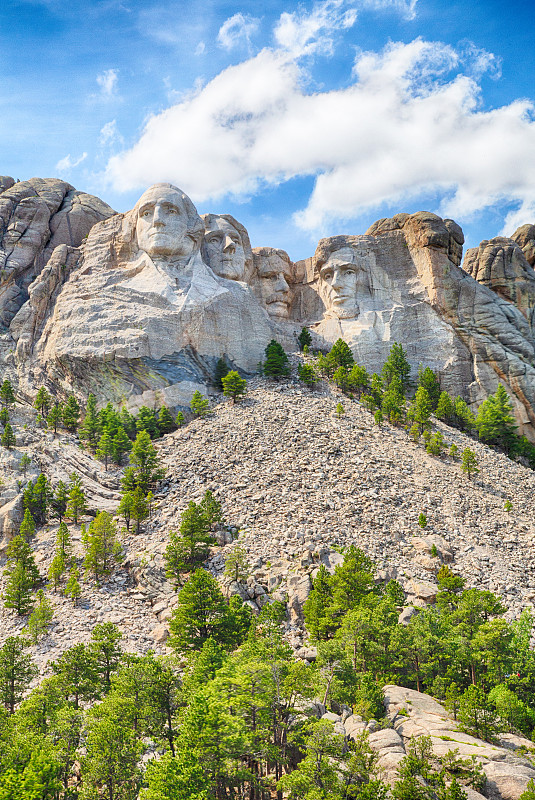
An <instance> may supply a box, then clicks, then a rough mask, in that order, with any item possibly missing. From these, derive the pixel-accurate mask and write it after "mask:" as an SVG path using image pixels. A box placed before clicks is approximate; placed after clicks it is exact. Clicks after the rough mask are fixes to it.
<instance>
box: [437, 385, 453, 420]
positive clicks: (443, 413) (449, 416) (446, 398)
mask: <svg viewBox="0 0 535 800" xmlns="http://www.w3.org/2000/svg"><path fill="white" fill-rule="evenodd" d="M435 416H436V417H438V419H441V420H443V421H444V422H446V423H447V424H448V425H451V424H452V423H453V422H454V420H455V408H454V405H453V400H452V399H451V397H450V395H449V394H448V393H447V392H441V393H440V395H439V398H438V403H437V407H436V410H435Z"/></svg>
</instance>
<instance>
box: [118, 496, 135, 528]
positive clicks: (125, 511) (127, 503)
mask: <svg viewBox="0 0 535 800" xmlns="http://www.w3.org/2000/svg"><path fill="white" fill-rule="evenodd" d="M133 507H134V495H133V492H125V493H124V494H123V496H122V497H121V502H120V503H119V508H118V509H117V514H119V515H121V516H122V517H123V519H124V524H125V525H126V530H127V531H129V530H130V520H131V519H132V509H133Z"/></svg>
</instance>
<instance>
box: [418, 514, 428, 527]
mask: <svg viewBox="0 0 535 800" xmlns="http://www.w3.org/2000/svg"><path fill="white" fill-rule="evenodd" d="M418 525H419V526H420V528H427V517H426V516H425V514H424V512H423V511H422V512H421V513H420V516H419V517H418Z"/></svg>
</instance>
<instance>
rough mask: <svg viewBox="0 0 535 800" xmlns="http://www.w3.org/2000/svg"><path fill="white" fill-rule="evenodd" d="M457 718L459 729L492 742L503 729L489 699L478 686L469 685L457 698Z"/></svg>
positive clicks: (501, 721)
mask: <svg viewBox="0 0 535 800" xmlns="http://www.w3.org/2000/svg"><path fill="white" fill-rule="evenodd" d="M458 719H459V722H460V726H461V730H463V731H465V733H470V734H472V736H477V737H478V738H479V739H485V741H487V742H492V741H494V739H495V738H496V736H497V735H498V734H499V733H501V732H502V731H503V729H504V724H503V720H501V719H499V717H498V715H497V713H496V709H495V708H494V707H493V705H492V703H491V701H490V699H489V698H488V697H487V696H486V694H485V692H484V691H483V690H482V689H481V688H480V687H479V686H469V687H468V688H467V690H466V691H465V692H464V693H463V694H462V695H461V697H460V698H459V712H458Z"/></svg>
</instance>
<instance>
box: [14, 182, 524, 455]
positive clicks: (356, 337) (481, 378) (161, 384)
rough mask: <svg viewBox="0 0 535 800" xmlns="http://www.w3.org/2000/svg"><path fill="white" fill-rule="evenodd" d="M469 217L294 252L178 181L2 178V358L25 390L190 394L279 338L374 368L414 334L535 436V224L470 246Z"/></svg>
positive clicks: (431, 359)
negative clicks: (75, 183) (342, 344)
mask: <svg viewBox="0 0 535 800" xmlns="http://www.w3.org/2000/svg"><path fill="white" fill-rule="evenodd" d="M463 244H464V236H463V233H462V230H461V228H460V227H459V226H458V225H457V224H456V223H455V222H453V220H450V219H441V218H440V217H438V216H437V215H435V214H432V213H427V212H418V213H416V214H397V215H396V216H394V217H392V218H391V219H381V220H379V221H377V222H376V223H374V224H373V225H372V226H371V227H370V228H369V229H368V231H367V232H366V233H365V234H364V235H343V236H333V237H329V238H325V239H322V240H321V241H320V242H319V244H318V246H317V248H316V251H315V253H314V255H313V256H311V257H310V258H307V259H305V260H303V261H298V262H296V263H293V262H292V261H291V259H290V257H289V255H288V254H287V253H286V252H285V251H284V250H280V249H277V248H276V247H265V246H264V247H255V248H252V247H251V243H250V241H249V236H248V234H247V231H246V229H245V228H244V227H243V225H241V224H240V223H239V222H238V221H237V220H235V219H234V218H233V217H232V216H230V215H227V214H221V215H218V214H205V215H204V216H202V217H201V216H200V215H199V214H198V213H197V210H196V208H195V206H194V205H193V203H192V201H191V200H190V198H189V197H187V195H186V194H184V192H182V191H181V190H180V189H178V188H177V187H175V186H173V185H171V184H168V183H160V184H155V185H154V186H152V187H150V188H149V189H147V191H146V192H144V193H143V194H142V196H141V197H140V199H139V200H138V202H137V203H136V205H135V206H134V208H133V209H132V210H131V211H128V212H126V213H124V214H117V213H115V212H114V211H113V209H111V208H110V207H109V206H108V205H106V203H104V202H102V201H101V200H99V199H98V198H96V197H93V196H91V195H87V194H84V193H83V192H78V191H76V190H75V189H74V187H72V186H70V184H68V183H65V182H63V181H59V180H54V179H46V180H44V179H38V178H32V179H31V180H28V181H22V182H17V183H15V182H14V181H13V179H11V178H7V177H4V178H0V262H1V263H0V326H1V334H0V358H1V359H2V361H3V363H4V365H5V370H6V371H7V373H8V374H13V376H14V377H16V378H17V380H18V385H19V391H20V392H21V393H22V394H24V393H25V392H27V393H28V395H32V393H33V392H34V391H35V387H36V386H38V385H41V384H43V383H44V384H47V385H48V386H49V387H50V389H51V390H52V391H53V392H54V393H55V394H59V395H61V394H64V393H67V392H70V391H74V392H75V393H78V392H83V393H87V392H89V391H92V392H93V393H94V394H95V395H96V396H97V398H98V399H100V400H101V401H104V402H107V401H108V400H111V401H112V402H115V403H117V404H120V403H126V404H127V405H128V406H129V407H133V408H136V407H139V406H140V405H143V404H145V405H152V404H154V403H159V404H162V403H165V404H166V405H168V406H169V407H173V408H178V407H180V406H185V405H188V404H189V400H190V398H191V396H192V394H193V392H194V391H195V390H196V389H200V390H201V391H203V392H205V393H206V392H207V391H209V390H210V388H209V387H210V385H211V382H212V380H213V374H214V370H215V365H216V363H217V361H218V359H219V358H224V359H225V360H226V361H227V363H228V365H229V366H230V367H231V368H235V369H237V370H239V371H240V372H241V373H242V374H244V375H247V374H250V373H253V372H254V371H256V369H257V367H258V364H259V362H260V361H261V360H262V358H263V354H264V349H265V347H266V345H267V344H268V342H269V341H270V340H271V339H277V340H278V341H279V342H281V344H282V345H283V346H284V347H285V348H286V349H288V350H295V349H296V337H297V334H298V332H299V331H300V329H301V327H302V326H303V325H306V326H307V327H309V329H310V331H311V334H312V337H313V348H318V349H322V350H328V349H329V348H330V347H331V346H332V344H333V343H334V342H335V341H336V340H337V339H338V338H342V339H344V340H345V341H346V342H347V343H348V344H349V345H350V347H351V349H352V351H353V353H354V355H355V359H356V361H357V362H359V363H361V364H364V365H365V366H366V367H367V369H368V371H370V372H371V371H374V370H378V369H380V367H381V365H382V364H383V362H384V361H385V359H386V357H387V355H388V352H389V350H390V348H391V346H392V343H393V342H400V343H402V344H403V346H404V348H405V350H406V352H407V355H408V358H409V360H410V362H411V364H412V365H413V367H414V370H415V371H416V369H417V367H418V365H419V364H420V363H421V364H423V365H424V366H430V367H431V368H432V369H433V370H435V371H436V372H437V374H438V375H439V377H440V380H441V384H442V387H443V388H444V389H446V390H447V391H449V392H450V393H452V394H455V395H457V394H460V395H462V396H463V397H464V398H465V399H466V400H467V401H468V402H469V403H470V404H472V405H473V406H474V407H476V406H477V405H479V403H480V402H481V401H482V400H483V399H485V397H487V396H488V395H489V394H490V393H492V392H494V391H495V389H496V387H497V385H498V384H499V383H503V384H504V385H505V387H506V388H507V390H508V392H509V394H510V395H511V398H512V400H513V404H514V408H515V414H516V418H517V421H518V424H519V433H523V434H525V435H526V436H528V438H530V439H531V440H532V441H535V271H534V268H533V267H534V265H535V225H524V226H522V227H521V228H519V229H518V230H517V231H516V232H515V233H514V234H513V235H512V236H511V238H505V237H497V238H494V239H491V240H489V241H484V242H482V243H481V244H480V246H479V247H477V248H472V249H469V250H468V251H467V252H466V255H465V258H464V262H463V261H462V251H463Z"/></svg>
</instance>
